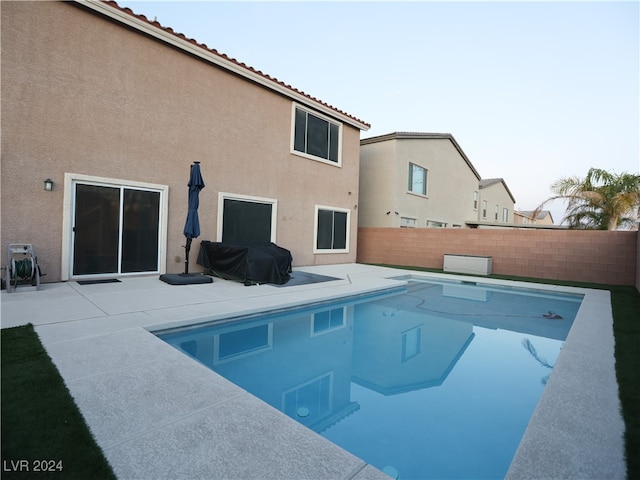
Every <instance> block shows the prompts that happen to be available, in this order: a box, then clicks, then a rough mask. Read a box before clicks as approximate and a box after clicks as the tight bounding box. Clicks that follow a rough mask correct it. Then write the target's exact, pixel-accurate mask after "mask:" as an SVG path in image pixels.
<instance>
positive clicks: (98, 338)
mask: <svg viewBox="0 0 640 480" xmlns="http://www.w3.org/2000/svg"><path fill="white" fill-rule="evenodd" d="M300 270H302V271H309V272H311V273H318V274H323V275H330V276H334V277H338V278H341V280H340V281H334V282H327V283H325V284H313V285H304V286H302V285H301V286H295V287H288V288H275V287H273V286H269V285H260V286H252V287H244V286H243V285H240V284H237V283H234V282H228V281H224V280H220V279H216V280H215V282H214V284H213V285H212V284H205V285H195V286H168V285H166V284H164V283H163V282H160V281H159V280H158V277H157V276H156V277H146V278H144V277H137V278H126V279H123V282H122V283H121V284H107V285H95V286H79V285H77V283H76V282H67V283H64V284H45V285H44V288H43V290H41V291H39V292H24V293H22V292H15V293H11V294H7V293H6V291H3V292H2V327H3V328H5V327H6V326H12V325H14V324H20V323H24V321H23V320H22V319H24V318H29V319H30V321H31V322H32V323H34V325H35V327H36V331H37V332H38V334H39V335H40V338H41V340H42V342H43V344H44V346H45V348H46V349H47V351H48V353H49V355H50V356H51V358H52V359H53V361H54V363H55V364H56V366H57V367H58V369H59V371H60V373H61V375H62V376H63V378H64V379H65V382H66V384H67V386H68V388H69V390H70V392H71V394H72V395H73V396H74V398H75V400H76V403H77V404H78V406H79V408H80V410H81V412H82V413H83V415H84V416H85V419H86V420H87V423H88V424H89V427H90V428H91V431H92V433H93V434H94V436H95V438H96V440H97V442H98V444H99V445H100V446H101V447H102V448H103V451H104V452H105V456H106V457H107V459H108V460H109V462H110V464H111V465H112V466H113V468H114V471H115V472H116V475H117V476H118V477H119V478H205V477H206V478H243V479H244V478H256V479H258V478H262V479H264V478H292V479H293V478H310V479H316V478H343V479H364V478H371V479H374V480H375V479H378V478H380V479H383V478H389V477H387V476H386V475H385V474H384V473H382V472H381V471H379V470H377V469H375V468H373V467H372V466H370V465H368V464H366V462H363V461H362V460H361V459H358V458H357V457H354V456H353V455H351V454H349V453H347V452H345V451H344V450H342V449H340V448H339V447H337V446H336V445H334V444H332V443H331V442H328V441H327V440H325V439H324V438H323V437H321V436H319V435H317V434H315V433H314V432H312V431H310V430H307V429H306V428H304V427H301V426H299V424H297V422H295V421H294V420H291V419H290V418H289V417H287V416H286V415H284V414H283V413H281V412H280V411H278V410H276V409H274V408H272V407H270V406H268V405H266V404H265V403H264V402H262V401H261V400H259V399H257V398H255V397H253V396H252V395H250V394H249V393H248V392H246V391H244V390H242V389H240V388H239V387H237V386H235V385H233V384H231V383H230V382H228V381H226V380H225V379H223V378H222V377H220V376H219V375H217V374H215V373H214V372H211V371H210V370H208V369H206V368H205V367H203V366H201V365H200V364H198V363H197V362H195V361H193V360H191V359H189V358H187V357H186V356H184V355H182V354H181V353H179V352H177V351H176V350H175V349H173V348H172V347H170V346H168V345H166V344H164V342H162V341H161V340H159V339H157V338H156V337H155V336H154V335H152V334H151V333H149V330H156V329H160V328H163V329H164V328H170V327H173V326H179V325H184V324H186V323H195V322H202V321H205V320H211V319H212V317H215V318H224V317H228V316H230V315H233V316H239V315H244V314H248V313H256V312H259V311H265V310H271V309H273V308H288V307H293V306H296V305H300V304H303V303H306V302H309V301H323V300H327V301H328V300H333V299H336V298H339V297H343V296H349V295H354V294H361V293H370V292H374V291H377V290H382V289H385V288H392V287H394V286H398V285H401V284H402V281H401V280H397V279H394V277H400V276H402V275H403V274H404V275H410V276H420V277H426V278H436V279H449V280H451V279H454V280H465V279H466V278H468V279H471V280H473V281H477V282H481V283H485V284H498V285H504V284H509V285H513V286H522V287H525V288H532V284H531V283H528V282H511V281H504V280H497V279H492V278H480V279H479V278H478V277H464V276H459V275H455V276H453V275H448V274H438V273H426V272H417V271H412V270H398V269H391V268H386V267H375V266H370V265H362V264H345V265H324V266H314V267H300ZM535 288H536V289H540V290H547V291H555V292H568V293H579V294H584V295H585V297H584V300H583V303H582V305H581V307H580V310H579V312H578V316H577V317H576V320H575V321H574V324H573V326H572V328H571V330H570V332H569V336H568V337H567V340H566V342H565V344H564V347H563V350H562V352H561V354H560V356H559V357H558V360H557V362H556V365H555V367H554V370H553V372H552V375H551V377H550V379H549V382H548V384H547V386H546V388H545V390H544V392H543V394H542V396H541V398H540V401H539V402H538V404H537V406H536V409H535V411H534V414H533V416H532V418H531V421H530V423H529V426H528V428H527V430H526V432H525V435H524V436H523V438H522V440H521V442H520V446H519V447H518V451H517V452H516V455H515V457H514V459H513V461H512V464H511V466H510V468H509V471H508V473H507V478H510V479H516V478H567V477H581V478H625V476H626V464H625V461H624V439H623V435H624V422H623V420H622V417H621V415H620V402H619V399H618V386H617V381H616V376H615V360H614V356H613V347H614V341H613V317H612V313H611V302H610V295H609V292H608V291H602V290H592V289H583V288H575V287H561V286H557V285H543V284H535ZM183 289H184V290H183ZM212 311H215V312H216V313H215V314H213V315H212ZM25 313H26V315H25ZM588 385H596V386H597V387H598V388H586V386H588ZM185 392H187V393H188V394H185ZM309 451H313V452H314V455H312V456H309V455H308V452H309Z"/></svg>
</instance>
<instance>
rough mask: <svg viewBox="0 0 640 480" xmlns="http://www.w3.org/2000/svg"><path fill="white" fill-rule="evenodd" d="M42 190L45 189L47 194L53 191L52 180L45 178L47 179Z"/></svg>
mask: <svg viewBox="0 0 640 480" xmlns="http://www.w3.org/2000/svg"><path fill="white" fill-rule="evenodd" d="M44 189H45V190H46V191H47V192H50V191H51V190H53V180H51V179H50V178H47V179H46V180H45V181H44Z"/></svg>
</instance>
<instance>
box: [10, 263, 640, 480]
mask: <svg viewBox="0 0 640 480" xmlns="http://www.w3.org/2000/svg"><path fill="white" fill-rule="evenodd" d="M385 266H390V265H385ZM397 268H402V269H405V270H410V268H407V267H397ZM414 270H421V271H433V272H439V273H442V271H441V270H432V269H417V268H416V269H414ZM491 277H492V278H501V279H505V280H518V281H530V282H537V283H548V284H554V285H567V286H576V287H585V288H597V289H602V290H609V291H610V292H611V303H612V309H613V323H614V326H613V329H614V336H615V343H616V345H615V356H616V375H617V378H618V385H619V388H620V389H619V395H620V401H621V403H622V415H623V418H624V421H625V425H626V433H625V445H626V458H627V478H629V479H635V478H640V455H638V452H640V313H639V312H640V293H638V291H637V290H636V289H635V287H624V286H609V285H599V284H587V283H576V282H558V281H550V280H541V279H531V278H520V277H507V276H502V275H492V276H491ZM0 338H1V341H2V350H1V357H2V361H1V368H2V465H3V472H2V476H3V478H43V479H44V478H78V479H89V478H91V479H108V478H115V476H114V474H113V472H112V470H111V468H110V466H109V464H108V463H107V461H106V460H105V458H104V456H103V454H102V451H101V450H100V448H99V447H98V446H97V445H96V443H95V441H94V439H93V437H92V436H91V434H90V433H89V430H88V428H87V426H86V424H85V422H84V419H83V417H82V415H81V414H80V412H79V411H78V408H77V407H76V405H75V403H74V401H73V399H72V397H71V396H70V394H69V392H68V391H67V389H66V387H65V385H64V382H63V380H62V378H61V377H60V374H59V373H58V371H57V369H56V367H55V366H54V365H53V363H52V362H51V359H50V358H49V357H48V355H47V353H46V351H45V350H44V348H43V347H42V345H41V344H40V341H39V339H38V336H37V335H36V333H35V331H34V330H33V327H32V326H31V325H27V326H24V327H16V328H9V329H3V330H2V331H1V333H0ZM42 460H49V462H47V463H44V464H38V465H37V462H38V461H42ZM21 461H22V462H21ZM12 462H13V463H12ZM25 462H26V463H25ZM36 465H37V466H40V467H45V468H47V469H49V468H50V469H51V471H50V472H49V473H39V474H37V475H36V474H35V473H34V471H33V469H34V468H35V467H36ZM25 467H28V468H29V469H30V471H26V470H25ZM21 468H22V469H23V471H18V470H20V469H21Z"/></svg>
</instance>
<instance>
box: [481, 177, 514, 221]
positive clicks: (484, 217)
mask: <svg viewBox="0 0 640 480" xmlns="http://www.w3.org/2000/svg"><path fill="white" fill-rule="evenodd" d="M478 187H479V190H478V191H479V194H478V201H479V205H478V221H480V222H490V223H513V209H514V206H515V203H516V200H515V198H513V195H512V194H511V191H510V190H509V187H507V184H506V182H505V181H504V179H503V178H485V179H482V180H480V184H479V186H478ZM474 196H475V194H474Z"/></svg>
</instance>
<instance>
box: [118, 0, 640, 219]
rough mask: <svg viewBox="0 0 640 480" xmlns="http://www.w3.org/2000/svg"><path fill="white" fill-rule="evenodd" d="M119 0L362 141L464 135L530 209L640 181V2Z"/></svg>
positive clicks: (559, 212)
mask: <svg viewBox="0 0 640 480" xmlns="http://www.w3.org/2000/svg"><path fill="white" fill-rule="evenodd" d="M118 4H119V5H120V6H123V7H129V8H131V9H132V10H133V11H134V12H135V13H137V14H144V15H146V16H147V17H148V18H149V19H151V20H153V19H154V18H155V19H157V20H158V21H159V22H160V23H161V24H162V25H163V26H165V27H171V28H173V29H174V30H175V31H177V32H181V33H183V34H184V35H186V36H187V37H189V38H193V39H195V40H197V41H198V42H199V43H204V44H206V45H207V46H208V47H209V48H213V49H216V50H217V51H218V52H220V53H224V54H226V55H228V56H229V57H232V58H235V59H236V60H238V61H240V62H243V63H245V64H246V65H249V66H251V67H253V68H255V69H256V70H260V71H262V72H264V73H266V74H267V75H269V76H271V77H274V78H277V79H278V80H280V81H282V82H284V83H286V84H289V85H291V86H293V87H294V88H296V89H298V90H301V91H303V92H305V93H307V94H309V95H311V96H312V97H315V98H318V99H319V100H322V101H323V102H325V103H328V104H330V105H332V106H334V107H336V108H338V109H339V110H342V111H344V112H346V113H348V114H350V115H352V116H354V117H356V118H358V119H360V120H363V121H364V122H366V123H369V124H370V125H371V128H370V129H369V130H368V131H363V132H361V138H369V137H374V136H378V135H384V134H387V133H391V132H427V133H450V134H452V135H453V136H454V138H455V139H456V141H457V142H458V144H459V145H460V147H461V148H462V150H463V151H464V152H465V154H466V156H467V157H468V158H469V160H470V161H471V163H472V164H473V165H474V167H475V168H476V170H477V171H478V172H479V173H480V175H481V176H482V178H497V177H501V178H503V179H504V180H505V183H506V184H507V186H508V188H509V190H510V191H511V193H512V194H513V196H514V197H515V199H516V209H519V210H533V209H535V208H536V207H537V206H538V205H539V204H540V203H541V202H543V201H544V200H546V199H547V198H549V197H550V196H551V195H552V192H551V190H550V185H551V184H552V183H553V182H554V181H556V180H557V179H559V178H561V177H567V176H579V177H584V176H585V175H586V173H587V171H588V170H589V168H591V167H596V168H602V169H605V170H608V171H610V172H615V173H622V172H628V173H640V147H639V146H640V2H637V1H633V0H630V1H622V2H614V1H602V2H597V1H587V2H577V1H564V2H555V1H536V2H524V1H510V2H508V1H494V2H483V1H470V2H461V1H449V2H433V1H421V2H420V1H412V2H382V1H353V2H346V1H318V2H304V1H298V2H285V1H277V2H267V1H256V2H247V1H235V2H218V1H196V2H193V1H152V0H147V1H129V2H127V1H124V0H120V1H119V2H118ZM547 209H549V210H551V212H552V215H553V217H554V220H555V221H556V223H559V222H560V220H562V217H563V214H564V204H563V203H562V202H554V203H551V204H549V205H547Z"/></svg>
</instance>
